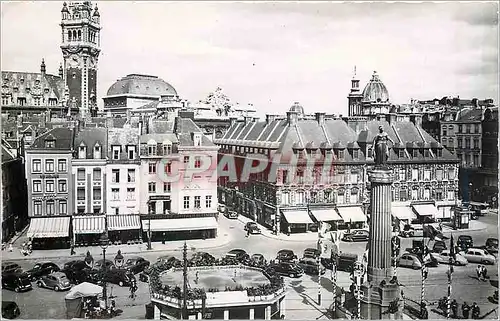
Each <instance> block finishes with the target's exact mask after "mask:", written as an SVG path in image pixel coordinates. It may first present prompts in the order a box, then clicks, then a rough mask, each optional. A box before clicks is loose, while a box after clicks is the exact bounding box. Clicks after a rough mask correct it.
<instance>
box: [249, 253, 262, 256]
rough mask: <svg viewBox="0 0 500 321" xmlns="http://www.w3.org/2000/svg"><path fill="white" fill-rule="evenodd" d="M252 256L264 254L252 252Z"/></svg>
mask: <svg viewBox="0 0 500 321" xmlns="http://www.w3.org/2000/svg"><path fill="white" fill-rule="evenodd" d="M252 256H264V255H263V254H260V253H254V254H252Z"/></svg>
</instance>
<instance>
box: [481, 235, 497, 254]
mask: <svg viewBox="0 0 500 321" xmlns="http://www.w3.org/2000/svg"><path fill="white" fill-rule="evenodd" d="M484 248H485V249H486V251H488V252H489V253H490V254H493V253H498V239H497V238H493V237H490V238H488V239H487V240H486V245H485V247H484Z"/></svg>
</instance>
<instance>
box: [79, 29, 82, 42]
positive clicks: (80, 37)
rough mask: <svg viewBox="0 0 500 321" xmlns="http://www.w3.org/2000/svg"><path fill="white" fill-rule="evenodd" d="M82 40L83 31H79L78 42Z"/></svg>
mask: <svg viewBox="0 0 500 321" xmlns="http://www.w3.org/2000/svg"><path fill="white" fill-rule="evenodd" d="M80 40H82V31H81V30H78V41H80Z"/></svg>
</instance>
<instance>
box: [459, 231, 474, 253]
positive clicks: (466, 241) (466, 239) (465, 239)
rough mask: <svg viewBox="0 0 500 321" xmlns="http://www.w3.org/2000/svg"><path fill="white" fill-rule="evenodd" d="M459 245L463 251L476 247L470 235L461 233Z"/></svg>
mask: <svg viewBox="0 0 500 321" xmlns="http://www.w3.org/2000/svg"><path fill="white" fill-rule="evenodd" d="M457 245H458V247H459V248H461V249H462V251H466V250H467V249H468V248H471V247H474V241H473V240H472V237H471V236H470V235H460V236H459V237H458V239H457Z"/></svg>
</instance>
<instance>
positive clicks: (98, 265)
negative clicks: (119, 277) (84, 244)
mask: <svg viewBox="0 0 500 321" xmlns="http://www.w3.org/2000/svg"><path fill="white" fill-rule="evenodd" d="M104 264H106V268H105V269H106V270H112V269H115V268H116V266H115V263H114V262H113V261H111V260H108V259H106V263H104V260H102V259H101V260H98V261H95V263H94V269H96V270H102V269H103V265H104Z"/></svg>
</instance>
